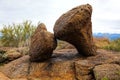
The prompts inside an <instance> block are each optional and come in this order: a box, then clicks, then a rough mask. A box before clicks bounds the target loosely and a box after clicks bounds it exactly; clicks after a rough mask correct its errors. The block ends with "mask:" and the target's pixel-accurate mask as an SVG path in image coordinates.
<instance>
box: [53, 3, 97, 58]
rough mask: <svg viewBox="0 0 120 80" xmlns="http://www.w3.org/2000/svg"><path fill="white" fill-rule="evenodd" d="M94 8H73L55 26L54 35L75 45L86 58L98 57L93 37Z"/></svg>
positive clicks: (87, 5) (84, 6)
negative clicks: (92, 16)
mask: <svg viewBox="0 0 120 80" xmlns="http://www.w3.org/2000/svg"><path fill="white" fill-rule="evenodd" d="M91 15H92V7H91V5H89V4H85V5H81V6H78V7H75V8H73V9H72V10H70V11H68V12H67V13H65V14H63V15H62V16H61V17H60V18H59V19H58V20H57V21H56V23H55V25H54V35H55V37H56V38H58V39H60V40H64V41H67V42H69V43H71V44H72V45H74V46H75V47H76V48H77V50H78V52H79V53H80V54H82V55H84V56H92V55H96V47H95V45H94V43H93V37H92V22H91Z"/></svg>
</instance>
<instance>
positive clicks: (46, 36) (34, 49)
mask: <svg viewBox="0 0 120 80" xmlns="http://www.w3.org/2000/svg"><path fill="white" fill-rule="evenodd" d="M56 46H57V42H56V39H55V37H54V35H53V34H52V33H50V32H48V31H47V29H46V26H45V25H44V24H43V23H41V24H39V25H38V27H37V29H36V30H35V33H34V34H33V36H32V38H31V46H30V50H29V55H30V60H31V61H44V60H46V59H49V58H50V57H51V55H52V53H53V50H54V49H55V48H56Z"/></svg>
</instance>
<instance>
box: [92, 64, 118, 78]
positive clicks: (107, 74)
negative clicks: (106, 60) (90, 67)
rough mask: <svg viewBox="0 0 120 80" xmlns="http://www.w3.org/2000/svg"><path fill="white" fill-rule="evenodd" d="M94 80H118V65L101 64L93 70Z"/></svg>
mask: <svg viewBox="0 0 120 80" xmlns="http://www.w3.org/2000/svg"><path fill="white" fill-rule="evenodd" d="M94 74H95V78H96V80H103V79H107V80H120V65H118V64H103V65H99V66H96V67H95V68H94Z"/></svg>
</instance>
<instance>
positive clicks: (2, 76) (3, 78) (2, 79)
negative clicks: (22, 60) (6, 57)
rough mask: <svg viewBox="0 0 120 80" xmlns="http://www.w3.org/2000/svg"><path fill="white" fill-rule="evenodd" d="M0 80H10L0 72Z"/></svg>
mask: <svg viewBox="0 0 120 80" xmlns="http://www.w3.org/2000/svg"><path fill="white" fill-rule="evenodd" d="M0 80H10V79H9V78H8V77H7V76H5V75H4V74H3V73H1V72H0Z"/></svg>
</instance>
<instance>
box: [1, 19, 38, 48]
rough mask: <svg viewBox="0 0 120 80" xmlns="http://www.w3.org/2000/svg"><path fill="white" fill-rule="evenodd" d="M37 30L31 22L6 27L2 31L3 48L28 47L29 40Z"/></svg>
mask: <svg viewBox="0 0 120 80" xmlns="http://www.w3.org/2000/svg"><path fill="white" fill-rule="evenodd" d="M35 29H36V26H34V25H32V22H31V21H25V22H23V23H22V24H12V25H8V26H6V25H4V26H3V29H2V30H1V31H0V32H1V34H2V36H1V38H0V41H1V43H2V46H6V47H18V46H28V45H29V41H30V40H29V39H30V37H31V35H32V34H33V32H34V31H35Z"/></svg>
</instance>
